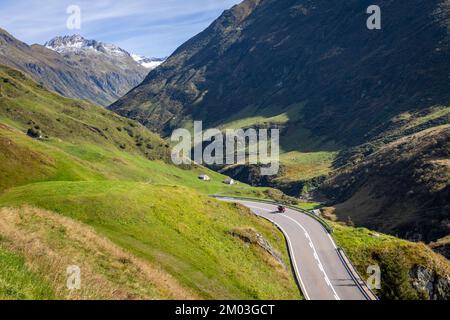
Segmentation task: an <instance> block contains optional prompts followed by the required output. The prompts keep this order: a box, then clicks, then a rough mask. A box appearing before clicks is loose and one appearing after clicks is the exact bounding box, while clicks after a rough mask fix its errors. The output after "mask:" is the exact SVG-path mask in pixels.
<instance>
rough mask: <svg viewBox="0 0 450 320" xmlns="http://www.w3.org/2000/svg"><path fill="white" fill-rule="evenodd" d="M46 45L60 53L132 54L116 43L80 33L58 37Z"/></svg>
mask: <svg viewBox="0 0 450 320" xmlns="http://www.w3.org/2000/svg"><path fill="white" fill-rule="evenodd" d="M45 46H46V47H47V48H48V49H51V50H54V51H57V52H59V53H68V52H80V51H92V52H97V53H104V54H108V55H115V56H125V55H128V56H129V55H130V54H129V53H128V52H127V51H125V50H123V49H122V48H119V47H118V46H116V45H113V44H109V43H104V42H99V41H96V40H87V39H85V38H83V37H82V36H80V35H73V36H64V37H56V38H53V39H52V40H50V41H48V42H47V43H45Z"/></svg>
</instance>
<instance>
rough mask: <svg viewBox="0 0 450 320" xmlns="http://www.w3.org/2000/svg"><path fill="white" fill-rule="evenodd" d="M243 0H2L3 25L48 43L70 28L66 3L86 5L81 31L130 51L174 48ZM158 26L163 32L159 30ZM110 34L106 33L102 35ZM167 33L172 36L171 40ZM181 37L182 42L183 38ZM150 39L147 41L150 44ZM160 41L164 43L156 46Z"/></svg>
mask: <svg viewBox="0 0 450 320" xmlns="http://www.w3.org/2000/svg"><path fill="white" fill-rule="evenodd" d="M238 2H240V0H127V1H121V0H78V1H73V0H46V1H39V0H2V1H0V27H2V28H4V29H6V30H7V31H9V32H11V33H12V34H13V35H15V36H16V37H18V38H19V39H20V40H23V41H25V42H27V43H43V42H45V41H47V40H49V39H50V38H53V37H54V36H57V35H64V34H72V33H73V30H67V29H66V19H67V17H68V15H67V14H66V9H67V7H68V6H69V5H73V4H76V5H78V6H80V8H81V22H82V29H81V30H80V32H79V33H81V34H82V35H84V36H88V37H91V38H94V39H98V40H102V41H109V42H115V43H117V44H119V45H129V46H131V48H126V47H125V49H128V50H130V51H135V49H138V48H139V49H140V50H145V52H138V53H141V54H150V55H152V53H151V52H150V51H154V53H155V54H156V55H158V54H164V55H166V54H168V53H170V52H171V51H172V50H174V49H175V48H176V47H177V46H178V45H180V44H181V42H182V41H184V40H187V39H188V38H190V37H191V36H193V35H195V34H196V33H198V32H200V31H201V30H202V29H203V28H205V27H206V26H207V25H208V24H209V23H210V22H212V20H214V18H216V17H217V16H218V15H219V14H220V12H221V11H222V10H224V9H227V8H229V7H231V6H232V5H234V4H236V3H238ZM155 32H158V34H154V33H155ZM101 37H104V38H101ZM165 39H167V40H165ZM177 42H180V43H177ZM146 43H147V44H146ZM156 45H157V46H158V47H156Z"/></svg>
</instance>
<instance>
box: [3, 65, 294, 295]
mask: <svg viewBox="0 0 450 320" xmlns="http://www.w3.org/2000/svg"><path fill="white" fill-rule="evenodd" d="M30 130H32V132H34V133H36V132H37V133H38V134H32V136H33V137H31V136H30V135H27V134H26V133H27V132H30ZM0 160H1V161H0V172H1V179H0V199H1V200H0V207H2V208H3V209H1V210H2V211H0V214H1V215H2V218H0V229H1V232H0V234H1V238H0V253H1V254H2V255H3V256H5V259H4V260H2V261H1V262H0V270H1V271H0V297H2V298H17V299H25V298H38V299H41V298H45V299H51V298H68V299H85V298H106V299H110V298H111V299H114V298H119V299H127V298H152V299H161V298H189V297H197V298H204V299H217V298H222V299H238V298H241V299H298V298H301V296H300V293H299V290H298V288H297V286H296V284H295V281H294V277H293V275H292V273H291V271H290V270H291V269H290V267H289V258H288V255H287V249H286V246H285V242H284V238H283V236H282V234H281V233H280V232H279V231H278V230H277V229H276V228H275V227H274V226H272V225H271V224H269V223H268V222H266V221H265V220H263V219H259V218H256V217H255V216H253V215H251V214H249V212H248V210H246V209H243V208H240V207H237V206H234V205H231V204H226V203H221V202H218V201H216V200H213V199H210V198H209V197H208V196H207V195H208V194H212V193H222V194H240V195H247V196H265V194H264V192H265V190H264V189H256V188H252V187H249V186H247V185H245V184H239V185H236V186H228V185H225V184H223V183H222V181H223V180H224V178H225V177H224V176H223V175H220V174H218V173H215V172H212V171H209V170H207V169H205V168H202V167H197V166H192V167H187V168H180V167H175V166H173V165H171V164H170V161H169V148H168V145H167V144H166V143H165V142H164V141H163V140H161V139H160V138H159V137H158V136H156V135H154V134H152V133H151V132H149V131H148V130H147V129H146V128H144V127H143V126H141V125H139V124H138V123H136V122H134V121H131V120H128V119H125V118H122V117H120V116H117V115H115V114H114V113H112V112H109V111H107V110H104V109H102V108H99V107H96V106H94V105H91V104H89V103H85V102H80V101H73V100H69V99H65V98H62V97H60V96H57V95H55V94H53V93H50V92H48V91H46V90H44V89H43V88H42V87H41V86H39V85H37V84H36V83H34V82H33V81H31V80H30V79H29V78H27V77H25V76H23V75H22V74H21V73H20V72H18V71H15V70H12V69H9V68H6V67H0ZM200 173H207V174H208V175H210V176H211V177H212V181H211V182H202V181H200V180H198V178H197V177H198V175H199V174H200ZM29 206H32V207H29ZM63 216H65V217H66V218H63ZM69 229H70V230H69ZM240 230H247V232H248V230H250V233H252V234H253V235H256V234H259V235H261V236H262V237H264V239H266V240H267V241H268V242H269V243H270V245H271V246H272V247H273V249H274V250H273V251H274V252H277V255H276V256H273V255H271V254H270V253H269V252H268V251H266V250H265V249H264V248H261V247H260V246H259V245H258V244H257V243H252V242H251V241H250V240H249V241H248V242H247V241H244V240H242V239H246V238H245V237H244V238H240V237H237V236H236V233H238V232H240ZM82 235H85V236H86V237H88V240H89V241H81V240H83V239H81V240H80V237H82ZM30 241H31V242H33V243H36V244H39V246H38V247H37V248H35V247H33V246H32V247H29V248H28V247H27V246H26V243H30ZM70 241H75V243H77V245H76V246H74V247H71V246H69V243H71V242H70ZM41 247H42V248H41ZM41 249H42V250H44V251H43V252H45V253H46V254H45V255H47V253H48V252H53V254H54V257H57V258H58V259H57V261H58V263H55V264H52V261H50V260H48V259H46V258H45V255H44V256H43V255H42V254H41V253H42V251H40V250H41ZM122 255H126V257H127V258H126V259H123V257H122ZM50 256H52V255H50ZM71 257H74V258H73V259H72V258H71ZM129 261H131V262H129ZM77 263H80V264H81V266H80V267H82V269H83V270H86V271H85V272H86V274H85V276H86V278H85V281H86V283H85V286H86V287H83V289H82V290H81V291H80V292H76V293H75V294H74V293H72V294H70V293H68V292H66V290H65V288H64V283H65V282H61V280H62V279H64V277H65V270H66V267H67V265H69V264H77ZM96 266H97V267H96ZM49 268H50V269H51V270H52V271H54V272H52V273H51V274H55V275H56V276H55V277H51V276H49V275H48V274H49V273H48V272H47V270H48V269H49ZM138 268H144V269H146V270H149V273H148V274H146V275H143V276H142V277H141V278H139V277H135V276H134V275H135V273H136V272H137V271H138V270H140V269H138ZM152 270H154V272H159V273H161V277H160V276H157V277H156V276H155V274H157V273H154V272H153V271H152ZM12 272H14V273H16V274H17V277H10V274H11V273H12ZM152 272H153V273H152ZM161 281H162V282H164V285H161ZM167 283H169V284H170V285H169V286H168V288H167V286H166V284H167ZM171 283H172V284H171ZM165 286H166V288H167V290H163V289H164V287H165Z"/></svg>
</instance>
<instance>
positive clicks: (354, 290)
mask: <svg viewBox="0 0 450 320" xmlns="http://www.w3.org/2000/svg"><path fill="white" fill-rule="evenodd" d="M219 200H222V201H227V202H235V203H240V204H242V205H244V206H246V207H248V208H249V209H250V210H252V211H253V212H254V213H255V214H257V215H258V216H261V217H263V218H265V219H267V220H269V221H271V222H273V223H274V224H276V225H277V226H278V228H280V229H281V231H282V232H283V233H284V235H285V237H286V240H287V242H288V245H289V253H290V256H291V261H292V264H293V268H294V271H295V274H296V277H297V280H298V282H299V284H300V287H301V289H302V292H303V295H304V296H305V298H306V299H308V300H368V299H367V298H366V295H364V293H363V290H362V289H361V288H360V286H358V285H357V284H356V281H355V280H354V278H353V277H352V275H351V274H350V272H349V271H348V269H347V268H346V265H345V262H344V261H343V260H342V258H341V256H340V255H339V253H338V249H337V247H336V244H335V243H334V241H333V239H332V237H331V236H330V234H329V233H328V232H327V230H326V229H325V228H324V227H323V225H322V224H321V223H320V222H318V221H317V220H315V219H314V218H312V217H310V216H308V215H306V214H301V213H299V212H297V211H294V210H291V209H287V211H286V213H282V214H281V213H276V212H277V207H276V206H275V205H271V204H266V203H260V202H252V201H247V200H236V199H233V198H219Z"/></svg>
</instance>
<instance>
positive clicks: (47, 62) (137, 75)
mask: <svg viewBox="0 0 450 320" xmlns="http://www.w3.org/2000/svg"><path fill="white" fill-rule="evenodd" d="M83 42H86V43H89V44H90V46H89V47H83V46H82V44H83ZM70 43H72V44H80V46H79V47H78V48H76V50H68V48H70ZM47 45H48V47H49V48H54V49H57V51H55V50H51V49H49V48H46V47H44V46H41V45H32V46H29V45H27V44H25V43H23V42H20V41H19V40H17V39H15V38H14V37H13V36H11V35H10V34H9V33H7V32H6V31H4V30H2V29H0V63H1V64H4V65H8V66H11V67H13V68H17V69H19V70H22V71H23V72H25V73H27V74H29V75H30V76H31V77H33V79H34V80H35V81H37V82H39V83H41V84H42V85H44V86H45V87H46V88H47V89H49V90H52V91H55V92H57V93H59V94H61V95H64V96H66V97H70V98H78V99H85V100H89V101H92V102H94V103H97V104H100V105H103V106H106V105H108V104H110V103H112V102H114V101H116V100H117V99H118V98H120V97H121V96H122V95H124V94H125V93H127V92H128V91H129V90H130V89H132V88H133V87H135V86H136V85H138V84H139V83H140V82H141V81H142V80H143V79H144V78H145V76H146V75H147V73H148V71H149V70H148V69H147V68H145V67H144V66H142V65H141V64H139V63H138V62H136V61H135V60H134V59H133V58H132V57H131V55H130V54H129V53H128V52H126V51H124V50H123V49H120V48H117V47H116V46H113V45H108V44H103V43H99V42H96V41H88V40H85V39H83V38H81V37H79V36H72V37H65V38H55V39H54V40H52V41H51V42H49V43H47ZM52 46H54V47H52ZM64 48H66V49H67V50H65V49H64Z"/></svg>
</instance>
